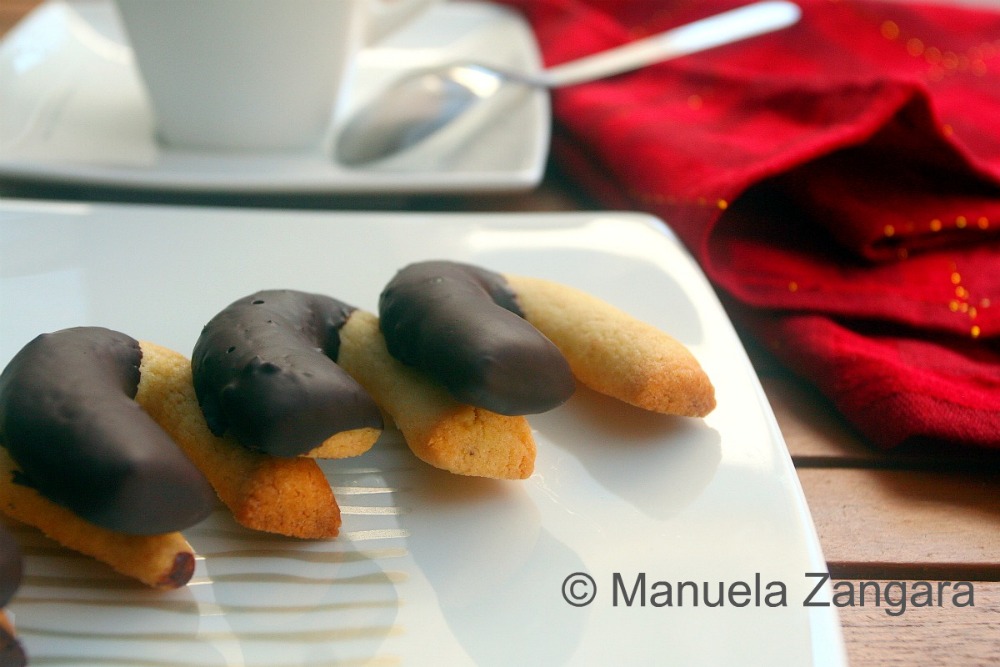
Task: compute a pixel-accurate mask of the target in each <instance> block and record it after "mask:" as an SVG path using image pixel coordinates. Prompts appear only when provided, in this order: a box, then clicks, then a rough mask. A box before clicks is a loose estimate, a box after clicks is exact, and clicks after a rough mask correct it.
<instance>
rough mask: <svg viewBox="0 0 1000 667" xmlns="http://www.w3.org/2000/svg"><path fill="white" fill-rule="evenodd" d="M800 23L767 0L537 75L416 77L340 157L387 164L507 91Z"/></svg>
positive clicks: (397, 87) (341, 144) (393, 89)
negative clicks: (503, 91)
mask: <svg viewBox="0 0 1000 667" xmlns="http://www.w3.org/2000/svg"><path fill="white" fill-rule="evenodd" d="M800 15H801V11H800V9H799V7H798V6H797V5H795V4H794V3H792V2H788V1H787V0H763V1H762V2H756V3H753V4H750V5H746V6H744V7H740V8H737V9H733V10H730V11H727V12H723V13H721V14H717V15H715V16H710V17H708V18H705V19H701V20H699V21H695V22H694V23H689V24H687V25H684V26H680V27H678V28H672V29H670V30H667V31H665V32H662V33H658V34H656V35H652V36H650V37H646V38H644V39H641V40H637V41H635V42H631V43H629V44H625V45H623V46H620V47H616V48H613V49H609V50H607V51H602V52H600V53H596V54H593V55H590V56H586V57H584V58H580V59H579V60H574V61H571V62H568V63H563V64H561V65H558V66H555V67H551V68H548V69H545V70H541V71H540V72H537V73H526V72H516V71H511V70H505V69H503V68H500V67H496V66H493V65H487V64H483V63H474V62H466V63H449V64H444V65H440V66H436V67H432V68H427V69H421V70H415V71H413V72H411V73H409V74H406V75H404V76H403V77H401V78H400V79H398V80H397V81H395V82H394V83H392V84H391V85H389V87H388V88H386V90H385V91H383V92H382V93H381V94H380V95H377V96H376V98H375V99H374V100H372V101H371V102H369V103H368V104H366V105H365V106H363V107H362V108H361V109H360V110H358V111H357V112H356V113H355V114H354V115H353V116H352V117H351V118H350V119H349V120H348V121H347V123H346V124H345V125H344V127H343V129H342V131H341V132H340V136H339V139H338V141H337V145H336V150H335V155H336V158H337V160H338V161H339V162H340V163H341V164H344V165H346V166H351V167H357V166H364V165H367V164H370V163H373V162H377V161H380V160H384V159H386V158H389V157H391V156H393V155H396V154H397V153H400V152H403V151H405V150H407V149H409V148H411V147H413V146H415V145H417V144H419V143H421V142H423V141H424V140H426V139H428V138H429V137H431V136H432V135H434V134H436V133H437V132H439V131H441V130H442V129H443V128H445V127H446V126H448V125H449V124H451V123H452V122H453V121H454V120H455V119H456V118H458V117H460V116H462V115H463V114H465V113H466V112H467V111H468V110H469V109H470V108H472V107H474V106H476V105H478V104H481V103H483V102H484V101H486V100H488V99H490V98H491V97H493V96H495V95H496V94H497V93H499V92H500V89H501V88H502V87H503V86H505V85H509V84H514V85H520V86H527V87H532V88H559V87H563V86H571V85H576V84H580V83H585V82H588V81H594V80H597V79H601V78H605V77H609V76H613V75H615V74H621V73H623V72H628V71H631V70H635V69H638V68H640V67H644V66H647V65H650V64H653V63H657V62H663V61H665V60H669V59H671V58H676V57H679V56H683V55H689V54H692V53H696V52H698V51H704V50H706V49H710V48H714V47H717V46H721V45H723V44H729V43H732V42H736V41H739V40H741V39H747V38H749V37H754V36H757V35H762V34H765V33H768V32H772V31H774V30H778V29H781V28H785V27H787V26H790V25H792V24H794V23H795V22H797V21H798V19H799V16H800Z"/></svg>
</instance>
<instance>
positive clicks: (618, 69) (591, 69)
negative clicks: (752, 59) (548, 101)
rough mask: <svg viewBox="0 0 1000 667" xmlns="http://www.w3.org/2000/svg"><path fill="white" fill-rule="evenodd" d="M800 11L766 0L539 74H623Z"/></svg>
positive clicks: (793, 17) (555, 79) (782, 21)
mask: <svg viewBox="0 0 1000 667" xmlns="http://www.w3.org/2000/svg"><path fill="white" fill-rule="evenodd" d="M801 13H802V12H801V10H800V9H799V7H798V5H796V4H794V3H792V2H786V1H785V0H764V1H763V2H756V3H753V4H750V5H746V6H744V7H740V8H737V9H733V10H730V11H727V12H722V13H721V14H716V15H715V16H710V17H708V18H704V19H701V20H699V21H695V22H694V23H689V24H687V25H683V26H681V27H679V28H673V29H670V30H667V31H665V32H661V33H658V34H656V35H652V36H650V37H645V38H643V39H640V40H637V41H635V42H630V43H629V44H625V45H623V46H620V47H617V48H614V49H610V50H607V51H602V52H600V53H596V54H594V55H591V56H585V57H583V58H580V59H578V60H572V61H570V62H567V63H563V64H562V65H556V66H555V67H551V68H548V69H546V70H545V71H543V72H539V77H540V78H542V79H544V81H545V85H547V86H549V87H553V88H555V87H560V86H570V85H573V84H577V83H584V82H587V81H592V80H595V79H599V78H603V77H606V76H611V75H614V74H621V73H622V72H628V71H630V70H634V69H637V68H639V67H643V66H645V65H650V64H652V63H655V62H660V61H663V60H669V59H670V58H676V57H678V56H685V55H688V54H691V53H696V52H698V51H704V50H705V49H710V48H713V47H716V46H721V45H723V44H729V43H730V42H735V41H738V40H741V39H746V38H748V37H754V36H756V35H762V34H764V33H768V32H771V31H774V30H778V29H779V28H785V27H787V26H790V25H792V24H793V23H795V22H796V21H798V20H799V16H800V15H801Z"/></svg>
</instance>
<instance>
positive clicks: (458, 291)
mask: <svg viewBox="0 0 1000 667" xmlns="http://www.w3.org/2000/svg"><path fill="white" fill-rule="evenodd" d="M379 317H380V326H381V328H382V334H383V335H384V336H385V342H386V345H387V346H388V348H389V353H390V354H392V355H393V356H394V357H396V358H397V359H399V360H400V361H402V362H403V363H404V364H408V365H410V366H414V367H416V368H419V369H420V370H422V371H424V372H426V373H427V374H429V375H430V376H432V377H434V378H435V379H437V380H438V381H439V382H441V383H442V384H443V385H444V386H445V387H446V388H447V389H448V391H449V392H450V393H451V395H452V396H453V397H454V398H455V400H457V401H459V402H461V403H468V404H470V405H476V406H479V407H483V408H486V409H488V410H492V411H493V412H498V413H500V414H505V415H524V414H532V413H537V412H544V411H546V410H550V409H552V408H554V407H556V406H558V405H561V404H562V403H563V402H565V401H566V400H567V399H568V398H569V397H570V396H571V395H572V394H573V390H574V389H575V386H576V384H575V381H574V379H573V373H572V371H570V368H569V363H568V362H567V361H566V359H565V357H563V355H562V353H561V352H560V351H559V350H558V348H556V346H555V345H554V344H553V343H552V342H551V341H550V340H549V339H548V338H546V337H545V336H544V335H542V334H541V333H540V332H539V331H538V330H537V329H535V327H533V326H532V325H531V324H530V323H528V322H527V320H525V319H524V317H523V313H522V312H521V310H520V308H519V307H518V305H517V298H516V295H515V294H514V292H513V291H512V290H511V288H510V286H509V285H508V284H507V281H506V279H505V278H504V277H503V276H502V275H500V274H498V273H494V272H492V271H488V270H486V269H482V268H480V267H477V266H472V265H469V264H460V263H457V262H447V261H427V262H419V263H416V264H411V265H409V266H407V267H405V268H403V269H402V270H401V271H399V272H398V273H397V274H396V275H395V277H394V278H393V279H392V280H391V281H390V282H389V284H388V285H386V287H385V289H384V290H383V291H382V295H381V297H380V298H379Z"/></svg>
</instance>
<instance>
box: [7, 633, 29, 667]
mask: <svg viewBox="0 0 1000 667" xmlns="http://www.w3.org/2000/svg"><path fill="white" fill-rule="evenodd" d="M27 664H28V655H27V653H25V652H24V647H23V646H21V642H19V641H18V640H17V637H15V636H14V635H12V634H11V633H9V632H7V630H6V628H2V627H0V666H2V667H24V666H25V665H27Z"/></svg>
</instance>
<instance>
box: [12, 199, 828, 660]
mask: <svg viewBox="0 0 1000 667" xmlns="http://www.w3.org/2000/svg"><path fill="white" fill-rule="evenodd" d="M430 258H449V259H456V260H464V261H471V262H475V263H478V264H480V265H482V266H485V267H488V268H491V269H494V270H499V271H505V272H511V273H520V274H523V275H533V276H539V277H544V278H550V279H554V280H558V281H561V282H564V283H567V284H570V285H573V286H576V287H578V288H581V289H584V290H587V291H589V292H591V293H593V294H595V295H597V296H599V297H601V298H604V299H606V300H608V301H610V302H612V303H614V304H616V305H618V306H619V307H621V308H623V309H625V310H627V311H629V312H631V313H632V314H634V315H635V316H637V317H639V318H641V319H644V320H647V321H649V322H651V323H653V324H654V325H656V326H658V327H660V328H662V329H664V330H666V331H667V332H669V333H671V334H672V335H673V336H675V337H676V338H678V339H679V340H680V341H682V342H683V343H685V344H686V345H688V346H689V347H690V349H691V350H692V351H693V352H694V354H695V355H696V356H697V357H698V358H699V360H700V361H701V363H702V365H703V366H704V368H705V370H706V371H707V372H708V374H709V376H710V377H711V378H712V380H713V382H714V384H715V386H716V389H717V396H718V408H717V409H716V410H715V411H714V412H713V413H712V414H711V415H710V416H709V417H708V418H706V419H704V420H700V419H683V418H672V417H664V416H655V415H651V414H647V413H644V412H641V411H639V410H636V409H634V408H629V407H626V406H624V405H622V404H619V403H617V402H615V401H612V400H609V399H606V398H603V397H600V396H598V395H595V394H594V393H592V392H589V391H584V390H579V391H578V392H577V395H576V396H574V398H572V399H571V400H570V401H569V402H568V403H567V404H566V405H564V406H562V407H560V408H558V409H556V410H554V411H552V412H550V413H547V414H544V415H537V416H532V417H530V418H529V420H530V422H531V424H532V426H533V429H534V431H535V436H536V439H537V443H538V460H537V465H536V470H535V473H534V474H533V475H532V476H531V478H530V479H528V480H525V481H522V482H499V481H490V480H481V479H473V478H462V477H457V476H452V475H450V474H447V473H444V472H441V471H438V470H435V469H432V468H430V467H429V466H427V465H425V464H423V463H421V462H419V461H417V460H415V459H414V458H413V457H412V456H411V455H410V453H409V451H408V450H407V449H406V447H405V445H404V444H403V443H402V442H401V440H400V438H399V437H398V435H396V434H394V433H389V434H387V435H386V436H384V437H383V439H382V440H381V441H380V442H379V443H377V444H376V446H375V448H374V449H373V450H372V451H371V452H370V453H369V454H367V455H365V456H362V457H360V458H357V459H349V460H343V461H335V462H327V463H325V464H324V466H325V470H326V472H327V473H328V475H329V478H330V481H331V484H332V485H333V487H334V489H335V492H336V494H337V496H338V498H339V501H340V503H341V505H342V506H343V514H344V525H343V532H342V535H341V536H340V537H339V538H337V539H336V540H333V541H328V542H322V541H317V542H300V541H295V540H291V539H282V538H278V537H271V536H267V535H262V534H254V533H251V532H250V531H247V530H245V529H243V528H241V527H240V526H238V525H236V524H235V523H234V522H233V521H232V520H231V519H230V518H229V517H228V516H227V514H226V512H225V511H223V510H221V509H220V510H219V511H217V512H216V513H215V514H214V515H213V516H212V517H210V518H209V519H208V520H206V521H205V522H204V523H203V524H200V525H198V526H196V527H194V528H192V529H191V530H189V531H186V532H185V534H186V535H187V536H188V538H189V540H190V541H191V543H192V545H193V546H194V547H195V549H196V550H197V551H198V552H199V554H200V556H201V558H200V560H199V562H198V566H197V570H196V573H195V577H194V580H193V581H192V583H191V584H190V585H189V586H188V587H186V588H184V589H182V590H178V591H175V592H169V593H155V592H151V591H147V590H142V589H141V588H140V587H138V586H137V585H133V584H131V583H129V582H127V581H124V580H123V579H122V578H120V577H118V576H116V575H115V574H113V573H111V572H110V571H109V570H107V568H105V567H104V566H102V565H100V564H98V563H96V562H92V561H90V560H88V559H86V558H84V557H82V556H78V555H75V554H73V553H71V552H69V551H66V550H64V549H60V548H58V547H55V546H54V545H52V544H50V543H48V542H47V541H46V540H45V539H43V538H42V537H40V536H39V535H37V534H36V533H35V532H34V531H33V530H32V529H29V528H20V529H18V531H17V536H18V537H19V538H20V539H21V540H22V542H23V544H24V547H25V551H26V558H27V577H26V580H25V583H24V585H23V586H22V587H21V589H20V591H19V592H18V594H17V596H16V598H15V600H14V601H13V603H12V605H11V609H12V610H13V611H14V614H15V619H16V623H17V626H18V629H19V631H20V634H21V637H22V638H23V641H24V642H25V644H26V646H27V649H28V651H29V652H30V653H31V655H32V656H33V657H34V658H35V659H36V660H37V661H38V664H45V665H64V664H65V665H70V664H72V665H97V664H102V665H108V664H129V665H138V666H140V667H141V666H156V665H168V664H169V665H173V666H192V667H194V666H197V667H208V666H216V665H267V666H269V667H279V666H293V665H294V666H306V665H327V664H350V665H354V664H376V665H394V664H407V665H408V664H449V665H454V664H480V665H489V664H496V665H514V664H537V665H557V664H576V665H580V664H594V665H607V664H653V663H657V664H664V663H673V664H684V665H698V664H704V665H769V666H772V667H773V666H775V665H795V666H796V667H798V666H801V665H808V664H815V665H839V664H843V660H844V658H843V649H842V642H841V638H840V632H839V625H838V623H837V618H836V615H835V614H834V610H833V609H832V608H830V607H811V606H807V605H806V604H805V602H806V599H807V598H808V597H809V593H810V590H811V589H812V588H813V586H814V584H815V582H816V581H817V580H816V579H814V578H812V577H810V576H808V575H809V574H810V573H822V572H825V570H826V566H825V564H824V561H823V558H822V555H821V552H820V548H819V545H818V542H817V538H816V534H815V531H814V528H813V526H812V523H811V519H810V517H809V513H808V509H807V507H806V504H805V501H804V498H803V495H802V492H801V489H800V487H799V484H798V480H797V477H796V475H795V471H794V469H793V467H792V465H791V461H790V458H789V456H788V453H787V450H786V448H785V445H784V442H783V441H782V438H781V435H780V433H779V431H778V429H777V428H776V425H775V421H774V417H773V415H772V413H771V411H770V408H769V406H768V404H767V402H766V400H765V399H764V396H763V393H762V391H761V388H760V385H759V383H758V381H757V379H756V376H755V375H754V372H753V370H752V368H751V366H750V364H749V362H748V360H747V357H746V354H745V352H744V350H743V348H742V346H741V345H740V342H739V339H738V338H737V336H736V334H735V332H734V330H733V327H732V325H731V324H730V322H729V320H728V318H727V317H726V315H725V313H724V312H723V310H722V308H721V306H720V304H719V301H718V300H717V298H716V296H715V294H714V293H713V291H712V289H711V288H710V286H709V285H708V283H707V282H706V280H705V278H704V276H703V274H702V273H701V272H700V270H699V269H698V267H697V266H696V265H695V263H694V262H693V261H692V260H691V258H690V257H689V255H688V254H687V253H686V251H685V250H684V249H683V248H682V246H681V245H680V243H679V242H678V240H677V239H676V238H675V237H674V236H673V234H672V233H671V232H670V231H669V229H668V228H667V227H666V226H665V225H664V224H663V223H662V222H660V221H659V220H656V219H654V218H650V217H647V216H642V215H638V214H631V213H581V214H525V215H521V214H515V215H512V214H495V215H477V214H364V213H343V212H340V213H329V212H286V211H252V210H246V209H205V208H178V207H154V206H112V205H85V204H52V203H39V202H7V203H4V204H0V312H2V313H3V317H2V319H0V363H2V364H6V362H7V361H8V360H9V359H10V357H11V356H12V355H13V354H15V353H16V351H17V350H18V349H20V348H21V346H23V345H24V344H25V343H27V342H28V341H29V340H30V339H31V338H32V337H34V336H35V335H36V334H38V333H41V332H45V331H52V330H56V329H60V328H64V327H69V326H76V325H85V324H86V325H102V326H107V327H111V328H114V329H118V330H120V331H123V332H125V333H128V334H129V335H131V336H133V337H135V338H138V339H141V340H142V339H144V340H151V341H155V342H158V343H160V344H162V345H166V346H168V347H172V348H174V349H176V350H179V351H182V352H184V353H186V354H190V351H191V349H192V347H193V345H194V342H195V339H196V338H197V336H198V334H199V332H200V329H201V327H202V325H203V324H204V323H205V322H207V321H208V319H209V318H211V317H212V316H213V315H214V314H215V313H216V312H217V311H218V310H220V309H221V308H223V307H224V306H226V305H228V304H229V303H230V302H232V301H234V300H236V299H237V298H239V297H241V296H244V295H246V294H249V293H251V292H253V291H256V290H259V289H264V288H296V289H301V290H307V291H315V292H323V293H326V294H329V295H332V296H335V297H337V298H339V299H341V300H343V301H346V302H348V303H351V304H353V305H356V306H358V307H361V308H365V309H368V310H374V309H375V308H376V304H377V299H378V295H379V292H380V290H381V288H382V286H383V285H384V284H385V283H386V281H387V280H389V278H390V277H391V276H392V275H393V274H394V272H395V271H396V270H397V269H399V268H401V267H402V266H403V265H405V264H406V263H408V262H411V261H416V260H422V259H430ZM574 573H585V574H587V575H589V576H590V577H591V578H592V580H593V584H594V585H595V587H596V593H597V594H596V599H594V600H593V602H592V603H590V604H588V605H584V606H575V605H574V604H570V602H568V601H567V599H566V598H565V597H564V594H565V595H568V596H569V600H570V601H572V602H575V603H578V602H579V598H582V597H583V595H584V594H585V592H586V591H587V590H588V585H589V582H587V581H585V580H581V581H583V583H580V581H577V582H576V583H572V582H570V583H569V584H568V585H565V584H566V582H567V581H568V578H569V577H570V575H573V574H574ZM641 577H645V584H646V585H645V590H646V597H645V605H644V606H643V605H641V604H640V598H639V595H640V591H639V589H638V588H636V586H637V582H639V581H640V579H641ZM687 581H690V582H695V583H696V584H697V587H698V589H699V592H698V599H697V601H696V600H695V599H694V598H693V597H692V592H691V590H690V589H689V588H688V587H682V586H680V585H679V582H687ZM720 582H721V585H722V586H723V587H724V589H725V591H726V594H725V595H724V598H723V604H722V605H721V606H713V605H714V604H715V603H716V602H718V599H719V594H718V590H719V585H720ZM668 585H669V587H670V588H671V592H672V598H671V599H670V602H671V605H666V604H665V603H666V602H667V598H666V597H665V593H666V590H667V586H668ZM706 585H707V586H708V589H709V591H708V595H707V596H706V595H705V591H704V590H703V589H704V586H706ZM744 585H745V588H744ZM640 588H641V586H640ZM681 588H684V591H683V593H682V591H681V590H680V589H681ZM731 589H733V590H735V592H736V595H735V596H734V597H730V595H729V591H730V590H731ZM741 591H745V592H746V593H745V594H743V593H741ZM758 591H759V592H758ZM782 593H783V594H782ZM816 599H817V600H824V599H828V598H827V597H826V593H825V592H824V593H822V594H820V595H818V596H817V598H816Z"/></svg>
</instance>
